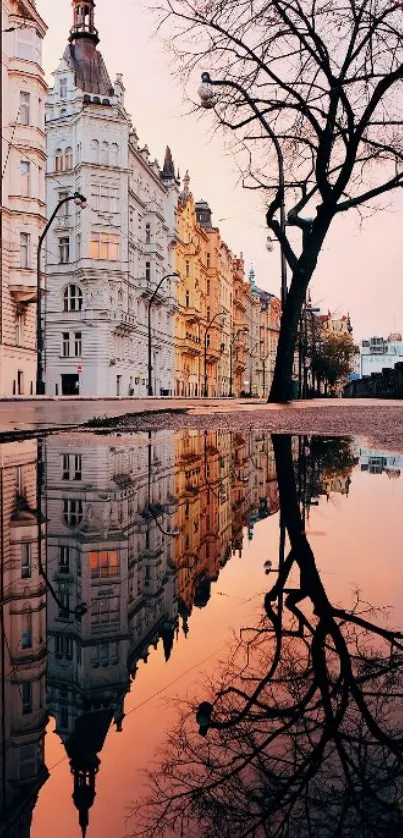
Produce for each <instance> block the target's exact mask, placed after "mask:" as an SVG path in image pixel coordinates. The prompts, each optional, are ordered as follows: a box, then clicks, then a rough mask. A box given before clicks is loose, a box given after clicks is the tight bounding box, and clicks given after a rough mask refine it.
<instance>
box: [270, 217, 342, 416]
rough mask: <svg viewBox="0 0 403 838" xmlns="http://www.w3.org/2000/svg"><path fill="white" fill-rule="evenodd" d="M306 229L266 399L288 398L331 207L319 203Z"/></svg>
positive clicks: (278, 399) (281, 400)
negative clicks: (304, 312) (303, 314)
mask: <svg viewBox="0 0 403 838" xmlns="http://www.w3.org/2000/svg"><path fill="white" fill-rule="evenodd" d="M317 212H318V214H317V217H316V219H315V221H314V223H313V225H312V229H311V231H310V232H309V233H306V234H305V235H304V238H303V249H302V253H301V256H300V257H299V259H298V265H297V268H296V270H295V271H294V273H293V276H292V280H291V285H290V288H289V291H288V294H287V299H286V303H285V306H284V311H283V312H282V316H281V326H280V335H279V341H278V349H277V357H276V366H275V370H274V376H273V383H272V386H271V390H270V395H269V398H268V400H267V401H268V402H282V403H284V402H289V401H290V400H291V399H292V396H293V393H292V369H293V364H294V352H295V345H296V341H297V332H298V321H299V318H300V316H301V311H302V306H303V304H304V301H305V298H306V292H307V290H308V285H309V283H310V281H311V278H312V275H313V273H314V271H315V268H316V264H317V261H318V256H319V253H320V251H321V248H322V244H323V242H324V240H325V238H326V234H327V232H328V230H329V227H330V224H331V222H332V219H333V217H334V208H333V207H332V206H330V207H329V206H328V207H326V208H324V206H323V205H322V206H321V207H320V208H319V209H318V211H317Z"/></svg>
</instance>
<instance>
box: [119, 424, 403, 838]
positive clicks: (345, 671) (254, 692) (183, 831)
mask: <svg viewBox="0 0 403 838" xmlns="http://www.w3.org/2000/svg"><path fill="white" fill-rule="evenodd" d="M273 444H274V447H275V454H276V464H277V468H278V480H279V492H280V502H281V514H282V516H283V521H284V524H285V527H286V529H287V533H288V537H289V542H290V553H289V555H288V557H287V558H286V559H285V561H283V562H281V565H280V568H279V571H278V574H277V578H276V581H275V584H274V585H273V587H272V588H271V590H270V591H269V592H268V593H267V595H266V598H265V611H266V618H265V619H264V620H263V622H262V623H261V624H260V625H257V626H256V627H255V628H249V629H247V630H244V631H243V633H242V636H241V641H240V642H239V643H238V644H237V647H236V648H235V649H234V651H233V654H232V655H231V657H230V660H229V662H228V665H227V666H225V667H224V668H223V670H222V672H221V674H220V676H216V677H215V683H214V684H212V685H211V690H210V694H209V695H208V696H207V697H205V698H207V699H208V700H205V701H203V702H202V703H201V704H200V705H199V708H198V710H197V713H196V706H192V705H190V706H188V708H187V709H186V710H185V712H184V713H183V714H182V715H181V718H180V721H179V724H178V726H177V728H175V729H174V730H173V732H172V733H171V735H170V738H169V745H168V749H167V752H166V753H165V756H164V757H163V759H162V764H161V766H160V767H159V768H158V769H156V771H155V772H153V773H152V774H151V775H150V781H151V791H150V795H149V796H148V798H147V799H146V800H145V801H143V803H142V805H140V806H138V807H136V810H135V817H134V819H133V824H135V826H133V834H134V835H136V836H140V835H142V836H145V835H147V836H155V835H163V836H164V838H168V836H170V835H191V834H192V835H193V834H196V835H199V836H209V838H244V837H245V838H246V836H248V835H250V836H270V838H279V837H280V836H282V838H311V836H320V838H375V837H376V836H378V837H379V838H380V836H382V838H387V836H391V835H400V834H402V833H403V812H402V808H401V796H402V791H403V722H402V714H401V696H402V689H403V635H402V633H401V632H396V631H392V630H390V629H388V628H387V627H385V626H384V625H382V624H381V623H382V622H383V623H384V622H385V620H383V621H382V620H380V618H379V615H378V617H377V618H376V614H375V612H374V611H373V610H371V609H370V608H369V606H365V605H364V604H363V603H360V601H359V598H357V602H356V603H355V607H354V608H352V609H350V610H346V609H343V608H340V607H336V606H333V605H332V604H331V602H330V601H329V598H328V596H327V594H326V591H325V588H324V586H323V583H322V581H321V579H320V576H319V573H318V570H317V567H316V563H315V558H314V556H313V553H312V550H311V548H310V545H309V543H308V541H307V538H306V535H305V533H304V528H303V521H302V518H301V514H300V509H299V501H298V493H297V487H296V482H295V476H294V465H293V459H292V450H291V440H290V437H277V438H274V439H273ZM296 571H298V574H296ZM291 573H292V574H293V579H292V583H291V582H290V574H291ZM296 575H297V577H298V575H299V585H298V584H296V581H295V579H296ZM195 716H196V719H197V721H198V723H199V724H200V732H201V733H202V734H204V738H200V736H198V734H197V730H196V724H195V722H196V719H195ZM129 831H130V827H129Z"/></svg>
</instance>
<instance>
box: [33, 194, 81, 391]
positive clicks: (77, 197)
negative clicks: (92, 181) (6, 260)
mask: <svg viewBox="0 0 403 838" xmlns="http://www.w3.org/2000/svg"><path fill="white" fill-rule="evenodd" d="M69 201H74V203H75V204H76V206H78V207H80V209H85V208H86V206H87V199H86V198H85V197H84V195H81V193H80V192H74V195H69V196H68V197H67V198H62V200H61V201H59V203H58V204H57V206H56V208H55V209H54V210H53V212H52V215H51V216H50V218H49V221H48V222H47V224H46V226H45V228H44V229H43V230H42V233H41V235H40V236H39V240H38V250H37V254H36V298H37V299H36V351H37V355H38V363H37V371H36V394H37V396H43V395H44V394H45V382H44V380H43V331H42V295H41V253H42V245H43V242H44V240H45V238H46V236H47V234H48V231H49V228H50V227H51V225H52V224H53V221H54V220H55V218H56V215H57V213H58V212H59V209H60V207H62V206H63V204H67V203H69Z"/></svg>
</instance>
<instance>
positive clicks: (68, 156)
mask: <svg viewBox="0 0 403 838" xmlns="http://www.w3.org/2000/svg"><path fill="white" fill-rule="evenodd" d="M64 168H65V169H72V168H73V149H72V148H70V146H69V147H68V148H66V151H65V152H64Z"/></svg>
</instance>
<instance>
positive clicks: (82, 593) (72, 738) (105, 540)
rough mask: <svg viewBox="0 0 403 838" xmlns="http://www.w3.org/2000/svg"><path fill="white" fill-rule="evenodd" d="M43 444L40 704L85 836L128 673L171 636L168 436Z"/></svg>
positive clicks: (118, 721)
mask: <svg viewBox="0 0 403 838" xmlns="http://www.w3.org/2000/svg"><path fill="white" fill-rule="evenodd" d="M45 451H46V454H45V457H46V468H45V473H46V479H45V481H44V485H43V495H44V503H45V505H46V517H47V521H48V534H47V555H48V565H47V573H48V579H49V584H50V585H51V586H52V589H53V591H54V596H49V598H48V600H49V606H48V648H49V668H48V707H49V712H50V714H51V715H52V716H54V718H55V721H56V733H57V734H58V735H59V736H60V738H61V740H62V742H63V744H64V746H65V749H66V753H67V755H68V757H69V759H70V766H71V771H72V774H73V786H74V792H73V799H74V803H75V805H76V807H77V809H78V811H79V822H80V826H81V830H82V834H83V835H85V834H86V828H87V825H88V820H89V809H90V808H91V806H92V804H93V802H94V798H95V778H96V774H97V772H98V769H99V764H100V758H99V754H100V752H101V750H102V747H103V744H104V741H105V738H106V735H107V733H108V730H109V728H110V726H111V724H112V722H113V723H114V724H115V725H116V728H117V730H118V731H120V730H121V729H122V722H123V717H124V709H123V705H124V698H125V695H126V693H127V691H128V690H129V688H130V673H132V674H133V676H134V675H135V672H136V669H137V662H138V660H139V659H140V658H141V659H143V660H144V661H146V660H147V656H148V650H149V646H150V645H152V644H154V645H155V644H156V643H157V642H158V640H159V638H162V639H163V642H164V648H165V649H167V648H168V645H169V643H170V642H171V641H170V640H169V638H173V636H174V628H175V624H176V595H175V574H174V571H173V568H172V561H171V558H172V557H171V544H172V537H173V536H172V534H171V533H170V532H169V531H170V529H172V524H171V517H172V514H173V511H174V510H175V508H176V506H175V503H174V502H173V453H174V446H173V435H172V434H165V435H164V434H155V435H154V434H138V435H136V436H133V437H116V438H114V439H113V441H111V442H109V441H108V442H106V441H105V440H104V439H101V438H100V437H97V436H89V435H76V436H75V437H74V438H73V440H69V439H68V438H67V437H63V436H62V437H51V438H49V439H48V440H47V442H46V446H45Z"/></svg>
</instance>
